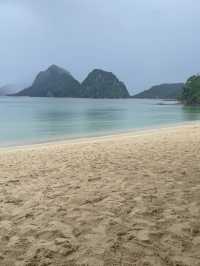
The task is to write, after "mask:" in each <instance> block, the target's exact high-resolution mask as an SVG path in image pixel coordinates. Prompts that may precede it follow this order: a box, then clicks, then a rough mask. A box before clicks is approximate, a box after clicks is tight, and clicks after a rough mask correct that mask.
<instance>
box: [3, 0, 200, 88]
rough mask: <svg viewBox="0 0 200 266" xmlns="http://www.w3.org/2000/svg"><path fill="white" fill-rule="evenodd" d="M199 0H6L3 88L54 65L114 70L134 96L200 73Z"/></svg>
mask: <svg viewBox="0 0 200 266" xmlns="http://www.w3.org/2000/svg"><path fill="white" fill-rule="evenodd" d="M199 10H200V2H199V0H190V1H189V0H176V1H174V0H168V1H162V0H148V1H146V0H109V1H108V0H59V1H55V0H1V2H0V39H1V43H0V73H1V75H0V85H3V84H5V83H26V82H31V81H32V79H33V78H34V76H35V75H36V74H37V72H38V71H40V70H41V69H44V68H46V67H47V66H48V65H50V64H52V63H55V64H58V65H60V66H62V67H65V68H66V69H68V70H69V71H70V72H71V73H72V74H73V75H74V76H76V77H77V78H78V79H79V80H82V79H83V78H84V77H85V76H86V75H87V73H88V72H89V71H90V70H92V69H93V68H96V67H98V68H103V69H106V70H110V71H113V72H114V73H116V74H117V76H118V77H119V78H120V79H122V80H123V81H124V82H125V83H126V84H127V86H128V87H129V89H130V91H131V92H134V91H136V90H142V89H145V88H148V87H149V86H151V85H153V84H157V83H162V82H175V81H184V80H185V79H186V78H187V77H188V76H190V75H191V74H193V73H196V72H199V71H200V60H199V57H198V54H199V46H200V36H199V27H200V26H199V25H200V16H199Z"/></svg>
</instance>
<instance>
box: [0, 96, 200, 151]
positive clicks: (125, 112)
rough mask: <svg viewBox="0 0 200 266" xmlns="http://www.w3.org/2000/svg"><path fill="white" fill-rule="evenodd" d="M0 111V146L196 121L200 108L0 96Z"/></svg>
mask: <svg viewBox="0 0 200 266" xmlns="http://www.w3.org/2000/svg"><path fill="white" fill-rule="evenodd" d="M160 103H161V104H160ZM163 104H164V105H163ZM0 114H1V115H0V145H1V146H7V145H15V144H24V143H33V142H43V141H51V140H57V139H63V138H66V139H68V138H77V137H86V136H97V135H104V134H105V135H106V134H109V133H113V132H114V133H116V132H123V131H128V130H131V129H139V128H140V129H141V128H148V127H157V126H163V125H168V124H174V123H179V122H188V121H195V120H200V108H195V107H194V108H191V107H183V106H182V105H178V104H174V102H164V101H161V100H143V99H141V100H140V99H120V100H119V99H118V100H108V99H71V98H28V97H0Z"/></svg>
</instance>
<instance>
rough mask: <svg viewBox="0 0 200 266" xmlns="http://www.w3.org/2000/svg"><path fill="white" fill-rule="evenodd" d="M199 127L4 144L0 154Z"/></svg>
mask: <svg viewBox="0 0 200 266" xmlns="http://www.w3.org/2000/svg"><path fill="white" fill-rule="evenodd" d="M198 125H200V120H196V121H188V122H177V123H171V124H166V125H158V126H152V127H145V128H135V129H129V130H121V131H119V130H118V131H117V132H113V131H111V132H108V133H102V134H99V135H89V136H80V137H63V138H62V137H61V138H58V139H52V140H51V139H49V140H44V141H33V142H32V141H30V142H25V143H20V144H19V143H15V144H14V143H13V144H6V145H3V146H1V145H0V152H1V151H3V150H19V149H33V148H37V147H42V146H49V145H58V144H70V143H71V144H76V143H77V144H78V143H82V142H87V143H88V142H90V141H92V142H93V141H102V140H107V139H112V138H114V137H115V138H116V137H128V136H129V137H130V136H131V137H138V136H140V135H144V134H151V133H159V132H160V131H165V130H170V129H177V128H180V127H187V126H198Z"/></svg>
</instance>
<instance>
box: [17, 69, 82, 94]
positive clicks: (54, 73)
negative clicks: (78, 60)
mask: <svg viewBox="0 0 200 266" xmlns="http://www.w3.org/2000/svg"><path fill="white" fill-rule="evenodd" d="M80 94H81V85H80V83H79V82H78V81H77V80H76V79H75V78H74V77H73V76H72V75H71V74H70V73H69V72H68V71H66V70H65V69H63V68H61V67H58V66H56V65H52V66H50V67H49V68H48V69H47V70H45V71H41V72H40V73H39V74H38V75H37V77H36V78H35V80H34V82H33V84H32V86H30V87H28V88H26V89H24V90H22V91H20V92H18V93H17V94H15V96H30V97H79V96H80Z"/></svg>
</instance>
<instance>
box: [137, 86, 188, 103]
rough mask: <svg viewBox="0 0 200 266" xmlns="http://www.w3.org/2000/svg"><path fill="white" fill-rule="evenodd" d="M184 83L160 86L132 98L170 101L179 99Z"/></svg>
mask: <svg viewBox="0 0 200 266" xmlns="http://www.w3.org/2000/svg"><path fill="white" fill-rule="evenodd" d="M183 87H184V83H172V84H161V85H157V86H153V87H151V88H150V89H149V90H146V91H143V92H141V93H138V94H136V95H134V96H133V98H146V99H170V100H175V99H177V98H180V97H181V94H182V91H183Z"/></svg>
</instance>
